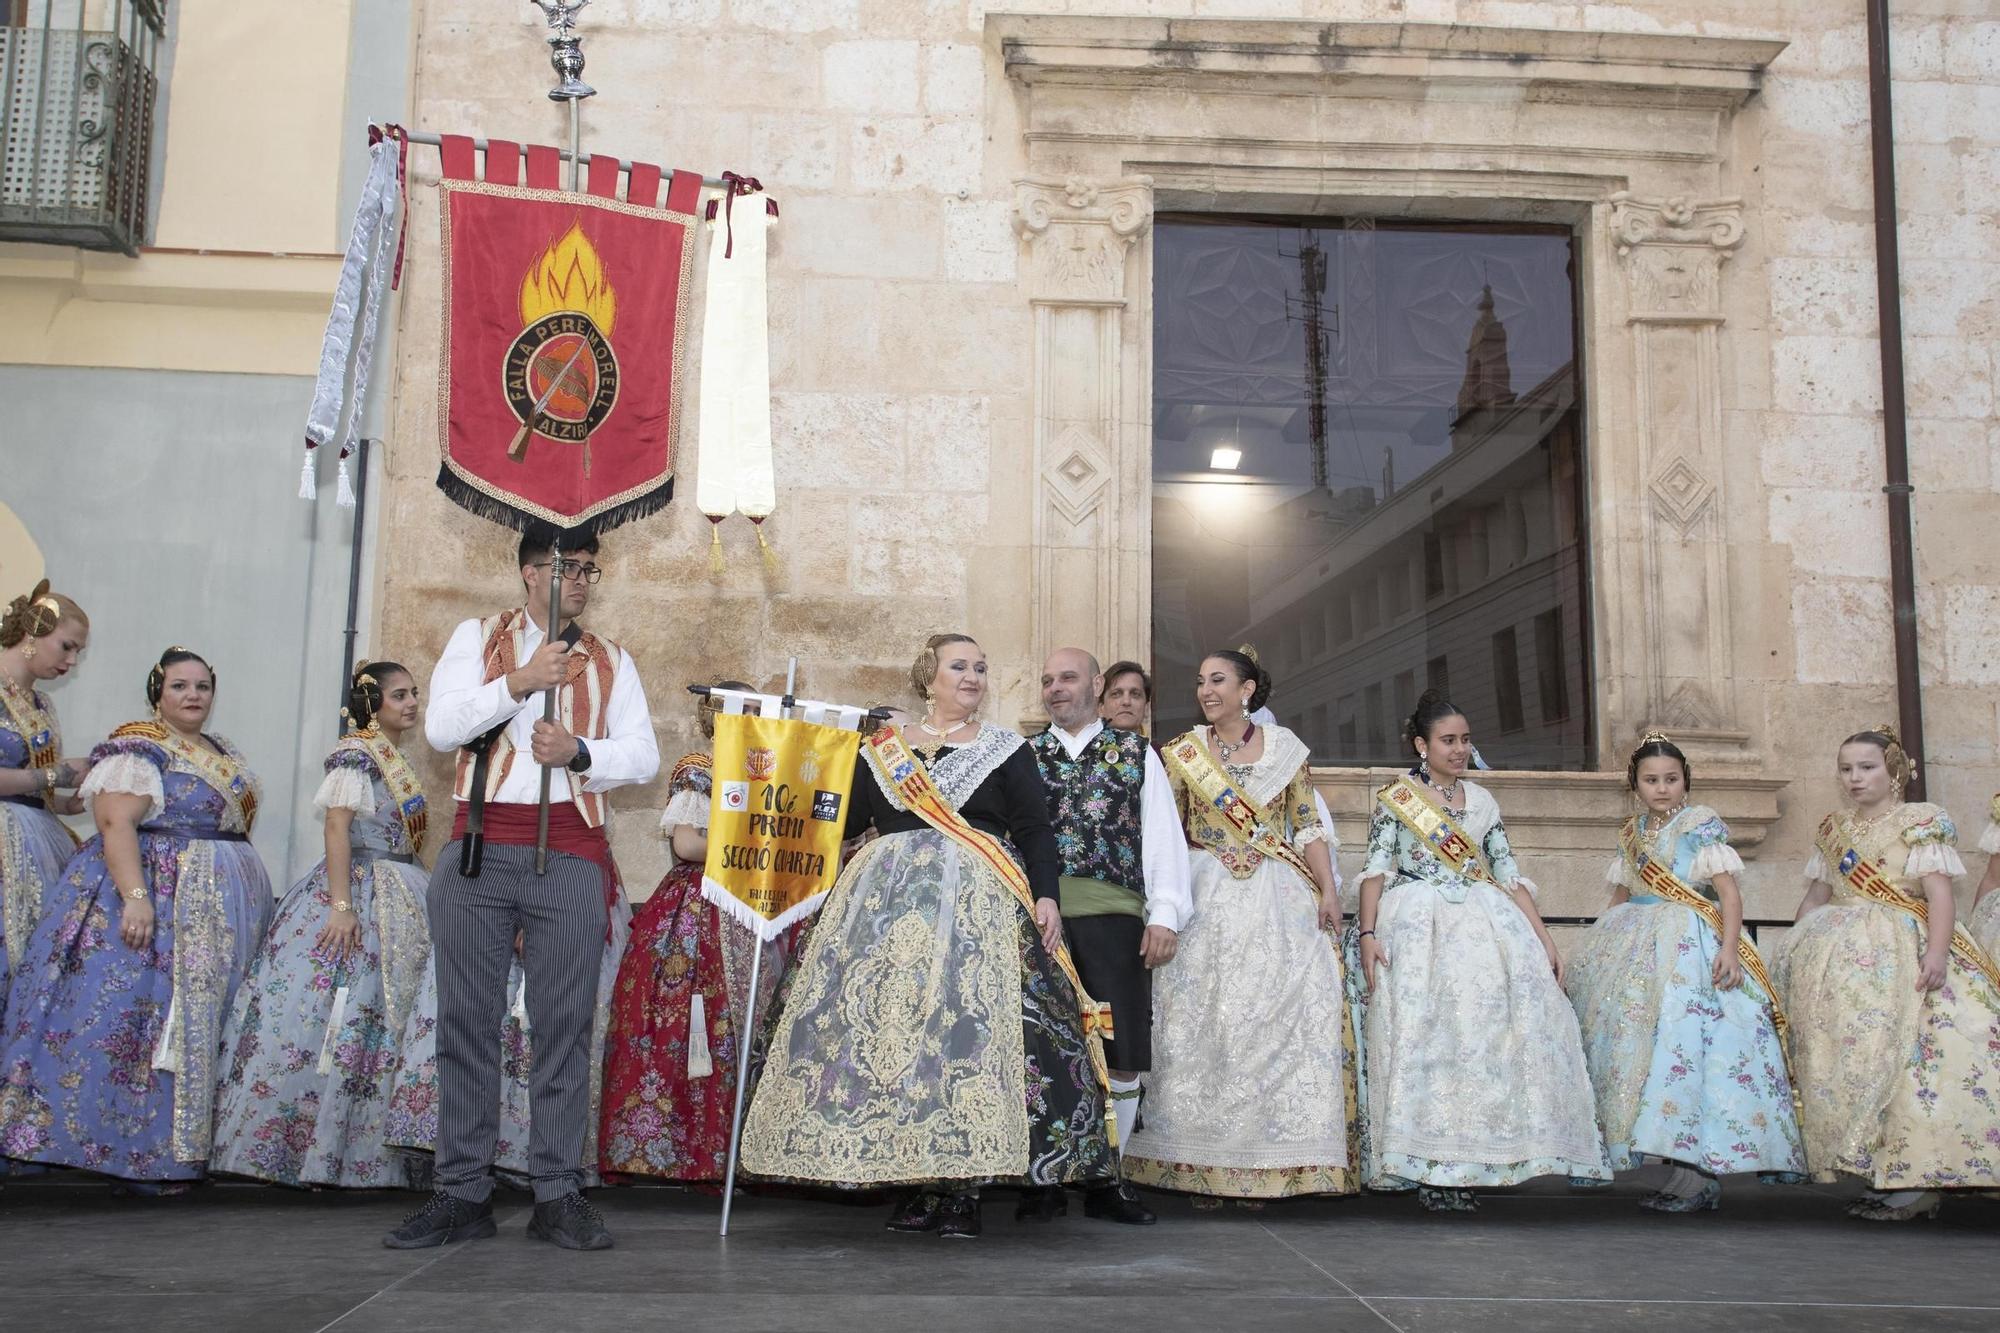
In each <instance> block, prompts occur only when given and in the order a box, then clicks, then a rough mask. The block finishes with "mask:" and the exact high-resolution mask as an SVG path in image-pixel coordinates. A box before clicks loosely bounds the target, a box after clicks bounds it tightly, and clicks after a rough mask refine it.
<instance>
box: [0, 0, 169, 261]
mask: <svg viewBox="0 0 2000 1333" xmlns="http://www.w3.org/2000/svg"><path fill="white" fill-rule="evenodd" d="M0 22H5V23H6V26H0V241H42V242H47V243H49V244H54V245H76V246H81V247H83V248H84V249H87V250H122V251H124V252H125V253H126V254H128V255H129V254H137V253H138V251H139V246H140V245H141V244H142V243H144V241H145V239H146V221H147V218H146V210H147V200H148V197H149V192H148V185H149V179H148V169H149V164H150V162H151V158H152V152H153V120H154V108H155V106H156V105H157V101H158V95H159V77H158V73H157V69H158V61H159V53H160V39H161V36H162V34H163V33H164V31H165V26H166V0H66V2H64V0H0Z"/></svg>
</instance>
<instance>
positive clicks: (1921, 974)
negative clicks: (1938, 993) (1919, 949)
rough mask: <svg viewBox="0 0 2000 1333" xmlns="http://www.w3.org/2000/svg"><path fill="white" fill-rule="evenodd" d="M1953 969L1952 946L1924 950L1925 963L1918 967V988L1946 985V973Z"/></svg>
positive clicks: (1931, 988) (1925, 988)
mask: <svg viewBox="0 0 2000 1333" xmlns="http://www.w3.org/2000/svg"><path fill="white" fill-rule="evenodd" d="M1950 970H1951V946H1950V944H1946V945H1945V947H1944V948H1942V949H1926V950H1924V961H1923V964H1922V965H1921V966H1920V967H1918V968H1917V989H1918V990H1920V991H1932V990H1936V989H1937V988H1938V987H1939V986H1942V985H1944V978H1945V974H1946V973H1947V972H1949V971H1950Z"/></svg>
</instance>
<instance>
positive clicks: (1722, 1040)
mask: <svg viewBox="0 0 2000 1333" xmlns="http://www.w3.org/2000/svg"><path fill="white" fill-rule="evenodd" d="M1721 948H1722V941H1721V940H1720V939H1718V938H1717V937H1716V934H1715V931H1714V930H1712V929H1711V928H1710V927H1709V925H1708V923H1707V922H1706V921H1704V920H1702V918H1701V917H1700V916H1699V915H1698V914H1697V913H1696V912H1695V911H1694V909H1693V908H1690V907H1683V906H1681V905H1680V904H1678V903H1669V902H1661V901H1652V902H1626V903H1620V904H1618V905H1617V906H1615V907H1613V908H1611V909H1610V910H1609V911H1607V912H1606V913H1605V914H1604V915H1603V916H1601V917H1599V918H1598V919H1597V923H1596V924H1595V925H1594V926H1592V927H1591V928H1590V930H1589V931H1588V932H1586V933H1585V935H1584V937H1583V940H1582V942H1581V943H1580V944H1579V945H1578V946H1577V947H1576V949H1575V950H1573V951H1572V953H1571V955H1570V959H1569V966H1568V969H1567V976H1566V978H1565V982H1564V984H1565V988H1566V989H1567V990H1568V991H1569V995H1570V1000H1571V1001H1572V1002H1573V1003H1574V1004H1575V1006H1576V1013H1577V1021H1578V1023H1579V1024H1580V1025H1581V1027H1582V1030H1583V1052H1584V1058H1585V1059H1586V1061H1587V1062H1588V1063H1589V1065H1590V1079H1591V1084H1592V1086H1593V1087H1594V1089H1595V1090H1596V1093H1597V1116H1598V1121H1599V1123H1600V1124H1601V1125H1602V1126H1603V1128H1604V1140H1605V1145H1606V1152H1607V1155H1608V1156H1609V1158H1610V1161H1611V1167H1612V1169H1613V1170H1615V1171H1622V1170H1627V1169H1629V1168H1631V1167H1636V1166H1638V1165H1640V1163H1641V1159H1642V1158H1643V1157H1646V1156H1653V1157H1661V1158H1666V1159H1669V1160H1672V1161H1676V1162H1684V1163H1686V1164H1688V1165H1690V1166H1696V1167H1699V1168H1700V1169H1701V1170H1703V1171H1706V1172H1708V1173H1709V1174H1711V1175H1727V1174H1729V1173H1731V1172H1739V1171H1757V1172H1766V1173H1776V1174H1780V1175H1802V1174H1803V1173H1804V1172H1805V1148H1804V1146H1803V1145H1802V1144H1801V1142H1800V1139H1799V1123H1798V1115H1797V1113H1796V1112H1795V1111H1794V1110H1793V1109H1792V1080H1791V1076H1790V1074H1788V1073H1787V1072H1786V1068H1785V1052H1784V1048H1783V1046H1782V1045H1781V1044H1780V1042H1779V1040H1778V1032H1777V1028H1776V1027H1775V1026H1774V1025H1773V1023H1772V1021H1771V1005H1770V1001H1769V999H1768V998H1767V997H1766V996H1765V995H1764V993H1763V992H1762V991H1761V990H1760V989H1759V988H1758V986H1757V983H1756V981H1755V980H1754V979H1752V978H1751V977H1749V976H1748V975H1746V976H1745V977H1744V978H1743V983H1742V984H1741V985H1740V986H1737V987H1735V988H1733V989H1730V990H1718V989H1716V986H1715V982H1714V980H1713V971H1712V969H1713V968H1714V966H1715V959H1716V955H1717V954H1718V953H1719V952H1720V951H1721Z"/></svg>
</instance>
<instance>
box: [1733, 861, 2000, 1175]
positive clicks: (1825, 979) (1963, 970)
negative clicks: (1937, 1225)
mask: <svg viewBox="0 0 2000 1333" xmlns="http://www.w3.org/2000/svg"><path fill="white" fill-rule="evenodd" d="M1923 951H1924V928H1923V926H1921V925H1920V924H1918V922H1917V920H1916V918H1915V917H1913V916H1910V915H1908V914H1907V913H1904V912H1900V911H1898V910H1896V909H1895V908H1893V907H1889V906H1886V905H1883V904H1880V903H1874V902H1856V901H1855V900H1853V899H1851V898H1849V899H1835V900H1834V901H1833V902H1831V903H1829V904H1827V905H1826V906H1824V907H1819V908H1816V909H1814V910H1813V911H1811V912H1809V913H1807V914H1806V916H1805V919H1804V920H1802V921H1800V922H1799V924H1798V925H1796V926H1794V927H1793V928H1792V929H1791V930H1789V931H1787V932H1786V933H1785V938H1784V939H1783V941H1781V943H1780V945H1779V948H1778V949H1777V951H1776V957H1775V958H1774V959H1773V961H1772V969H1771V971H1772V980H1773V981H1774V982H1775V983H1776V984H1777V987H1778V994H1779V997H1780V999H1781V1000H1782V1001H1783V1003H1784V1006H1785V1016H1786V1018H1787V1019H1789V1020H1790V1022H1791V1028H1792V1069H1793V1072H1794V1074H1796V1075H1797V1077H1798V1082H1799V1097H1800V1100H1801V1102H1802V1104H1803V1109H1802V1113H1801V1117H1800V1119H1801V1127H1802V1128H1803V1129H1804V1131H1805V1145H1806V1161H1807V1163H1808V1164H1809V1165H1810V1167H1811V1169H1812V1174H1813V1178H1814V1179H1816V1180H1822V1181H1829V1180H1834V1179H1837V1178H1838V1177H1839V1176H1841V1175H1843V1174H1845V1175H1852V1176H1859V1177H1860V1178H1861V1179H1863V1180H1865V1181H1867V1182H1868V1183H1869V1184H1870V1185H1872V1186H1874V1187H1875V1188H1876V1189H1882V1190H1901V1189H1949V1188H1966V1187H1977V1188H1985V1189H1992V1188H1995V1187H2000V995H1996V994H1995V993H1994V990H1993V987H1992V985H1991V984H1990V983H1989V982H1988V981H1987V980H1986V978H1985V977H1984V976H1983V975H1982V974H1980V973H1979V972H1978V971H1977V970H1975V969H1973V968H1970V967H1968V966H1966V965H1965V964H1964V963H1962V962H1961V961H1960V960H1959V959H1958V958H1957V957H1955V956H1954V957H1953V958H1952V960H1951V966H1950V968H1949V970H1948V971H1947V973H1946V975H1945V982H1944V985H1942V986H1940V987H1939V988H1938V989H1937V990H1934V991H1928V992H1919V991H1918V990H1917V988H1916V985H1917V969H1918V967H1919V966H1920V964H1921V961H1922V958H1923Z"/></svg>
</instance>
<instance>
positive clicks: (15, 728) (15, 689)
mask: <svg viewBox="0 0 2000 1333" xmlns="http://www.w3.org/2000/svg"><path fill="white" fill-rule="evenodd" d="M0 708H4V709H5V710H6V713H7V729H8V730H9V731H12V732H13V733H14V734H15V735H17V736H19V737H20V738H21V743H22V744H23V745H25V746H26V747H27V748H28V762H27V763H26V764H25V765H24V767H27V768H54V767H55V766H56V764H58V763H59V762H61V751H62V732H61V730H60V729H58V727H57V726H56V714H55V710H54V709H52V708H47V707H44V706H43V705H42V703H41V702H40V699H39V696H38V695H36V694H35V693H34V691H32V690H24V689H22V688H21V687H20V686H19V685H16V684H15V683H14V682H13V681H11V680H8V679H6V678H5V677H0ZM42 803H43V804H44V805H46V806H48V807H49V808H50V809H51V810H53V809H54V808H55V806H54V804H53V800H52V798H51V797H50V795H49V793H47V792H46V791H44V792H43V793H42Z"/></svg>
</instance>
